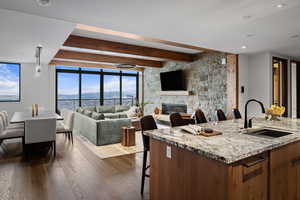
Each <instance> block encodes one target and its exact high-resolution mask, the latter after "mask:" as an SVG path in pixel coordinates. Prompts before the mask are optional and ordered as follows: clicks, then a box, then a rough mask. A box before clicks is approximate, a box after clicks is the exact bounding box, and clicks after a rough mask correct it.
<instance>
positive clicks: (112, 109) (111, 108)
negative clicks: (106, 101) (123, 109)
mask: <svg viewBox="0 0 300 200" xmlns="http://www.w3.org/2000/svg"><path fill="white" fill-rule="evenodd" d="M96 111H97V112H98V113H115V106H97V107H96Z"/></svg>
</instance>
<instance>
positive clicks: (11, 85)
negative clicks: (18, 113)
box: [0, 63, 20, 102]
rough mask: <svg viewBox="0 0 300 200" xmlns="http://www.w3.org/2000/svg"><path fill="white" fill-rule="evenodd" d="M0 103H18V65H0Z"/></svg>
mask: <svg viewBox="0 0 300 200" xmlns="http://www.w3.org/2000/svg"><path fill="white" fill-rule="evenodd" d="M0 101H2V102H9V101H20V64H15V63H0Z"/></svg>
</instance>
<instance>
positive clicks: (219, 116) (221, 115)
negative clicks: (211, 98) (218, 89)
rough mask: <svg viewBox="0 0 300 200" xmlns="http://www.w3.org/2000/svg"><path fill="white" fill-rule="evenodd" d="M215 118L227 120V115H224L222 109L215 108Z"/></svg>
mask: <svg viewBox="0 0 300 200" xmlns="http://www.w3.org/2000/svg"><path fill="white" fill-rule="evenodd" d="M217 119H218V121H225V120H227V117H226V116H225V113H224V112H223V110H221V109H218V110H217Z"/></svg>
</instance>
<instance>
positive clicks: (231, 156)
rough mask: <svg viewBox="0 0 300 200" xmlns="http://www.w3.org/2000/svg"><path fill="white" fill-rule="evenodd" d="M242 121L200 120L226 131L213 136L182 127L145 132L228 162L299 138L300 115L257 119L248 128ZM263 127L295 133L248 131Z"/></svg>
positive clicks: (178, 145)
mask: <svg viewBox="0 0 300 200" xmlns="http://www.w3.org/2000/svg"><path fill="white" fill-rule="evenodd" d="M243 124H244V121H243V120H242V119H240V120H227V121H223V122H212V123H206V124H201V127H209V128H212V129H214V130H216V131H220V132H222V133H223V134H222V135H218V136H211V137H204V136H200V135H192V134H190V133H187V132H185V131H183V130H181V129H180V127H176V128H166V129H157V130H154V131H146V132H145V134H146V135H148V136H150V137H151V138H154V139H157V140H161V141H165V142H167V143H169V144H173V145H175V146H177V147H179V148H183V149H186V150H189V151H193V152H195V153H199V154H201V155H204V156H206V157H208V158H210V159H214V160H218V161H221V162H223V163H226V164H232V163H234V162H236V161H239V160H242V159H245V158H247V157H250V156H254V155H257V154H259V153H262V152H265V151H269V150H272V149H275V148H278V147H281V146H284V145H286V144H289V143H292V142H295V141H300V120H298V119H291V118H282V119H281V121H267V120H265V119H262V118H261V119H255V120H253V128H252V129H248V130H245V129H243ZM262 128H269V129H276V130H278V129H279V130H283V131H288V132H292V133H293V134H290V135H286V136H283V137H279V138H266V137H259V136H253V135H249V134H245V133H247V132H249V131H251V130H253V129H262Z"/></svg>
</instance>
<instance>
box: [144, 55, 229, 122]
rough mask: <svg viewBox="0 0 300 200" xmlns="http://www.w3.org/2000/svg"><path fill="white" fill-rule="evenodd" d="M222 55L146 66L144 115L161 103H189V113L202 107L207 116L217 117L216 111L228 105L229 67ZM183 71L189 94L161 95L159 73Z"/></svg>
mask: <svg viewBox="0 0 300 200" xmlns="http://www.w3.org/2000/svg"><path fill="white" fill-rule="evenodd" d="M222 58H225V55H222V54H203V55H202V56H200V57H199V59H198V60H196V61H194V62H192V63H180V62H166V64H165V66H164V67H163V68H161V69H156V68H147V69H145V73H144V74H145V88H144V89H145V102H152V103H153V104H150V105H147V106H146V107H145V114H151V113H153V110H154V108H155V107H159V108H161V104H162V103H174V104H187V106H188V113H192V112H193V111H194V110H195V109H196V108H198V107H199V108H201V109H202V110H203V112H204V113H205V115H206V117H207V118H211V119H212V120H215V110H216V109H223V110H224V111H225V112H227V110H226V105H227V92H226V90H227V85H226V84H227V67H226V65H222V64H221V59H222ZM180 69H181V70H183V71H184V78H185V82H186V85H187V89H188V90H189V91H192V93H193V95H190V96H161V95H160V91H161V86H160V72H167V71H174V70H180Z"/></svg>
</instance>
